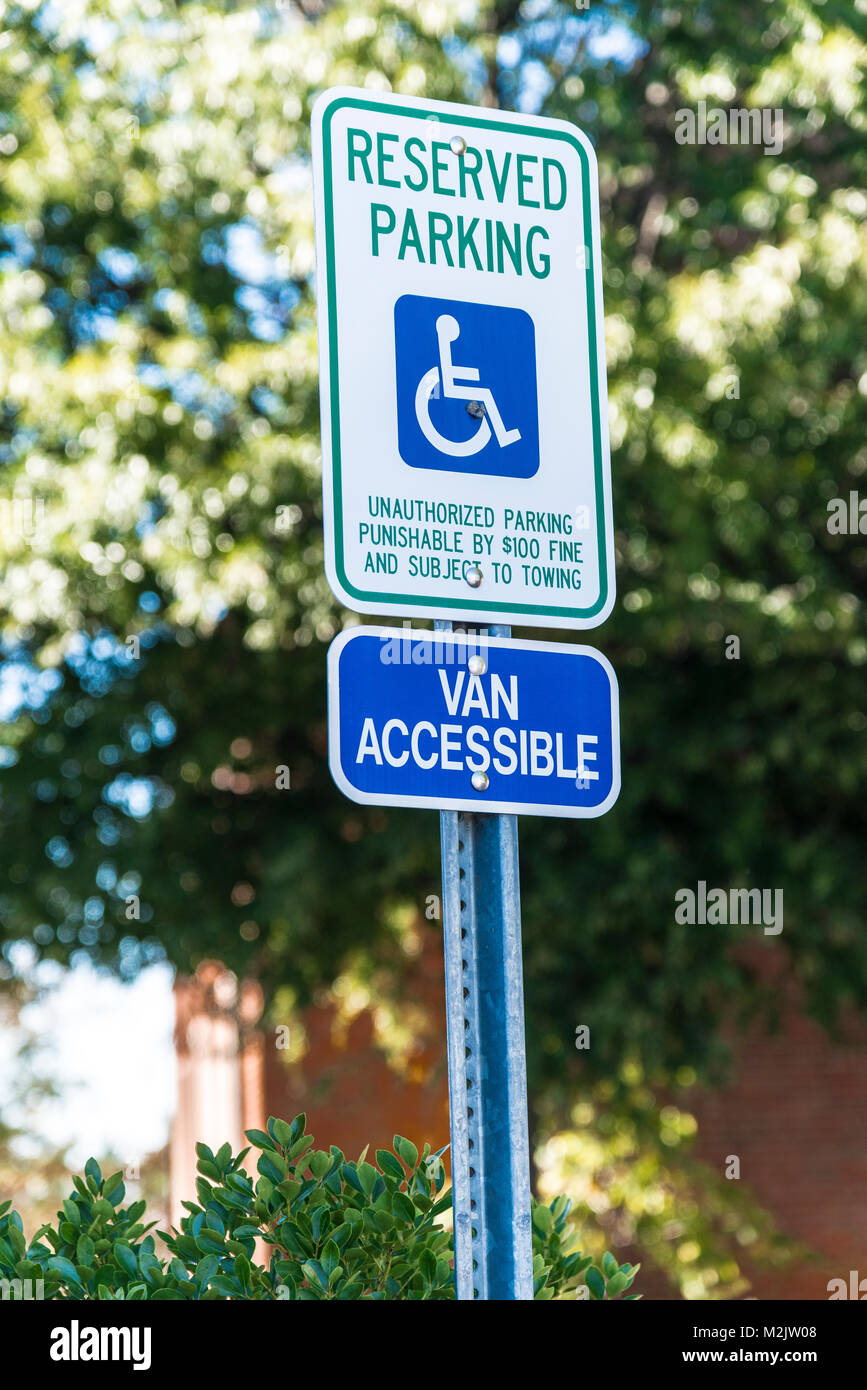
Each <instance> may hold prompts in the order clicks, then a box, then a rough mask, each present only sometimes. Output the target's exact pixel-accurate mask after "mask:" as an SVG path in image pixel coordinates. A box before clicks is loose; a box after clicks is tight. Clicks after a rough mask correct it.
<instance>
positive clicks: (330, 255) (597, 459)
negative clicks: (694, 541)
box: [322, 96, 608, 618]
mask: <svg viewBox="0 0 867 1390" xmlns="http://www.w3.org/2000/svg"><path fill="white" fill-rule="evenodd" d="M345 106H350V107H358V108H359V109H360V110H362V111H380V112H382V113H383V114H385V115H392V116H407V117H409V118H410V119H412V120H425V119H427V117H426V116H425V114H424V109H423V108H419V107H414V106H398V105H397V104H393V103H391V102H387V103H386V102H381V101H366V100H364V99H363V98H361V97H348V96H345V97H338V98H336V100H335V101H334V102H333V103H330V104H329V107H328V110H327V111H326V112H325V115H324V116H323V118H322V161H323V174H324V195H325V245H326V257H325V261H326V277H327V294H328V358H329V372H330V378H331V448H332V487H333V496H334V510H335V515H336V516H337V515H339V518H340V524H339V526H337V525H335V528H334V537H335V556H334V558H335V563H336V566H337V575H338V578H339V579H340V582H341V584H342V585H343V587H344V588H345V590H346V592H347V593H348V594H351V595H352V596H353V597H354V598H359V599H363V600H365V601H366V602H377V601H379V600H381V601H382V602H384V603H385V604H394V603H401V604H404V603H406V604H410V605H412V606H413V607H414V608H430V607H431V605H432V604H433V605H434V606H436V607H441V608H454V609H458V608H464V609H470V610H474V611H476V612H478V610H479V608H480V607H483V608H484V609H485V610H486V611H491V612H497V613H504V614H506V613H518V614H522V613H539V614H545V613H556V614H560V615H561V616H563V617H580V618H592V617H593V616H594V615H595V614H596V613H598V612H599V611H600V610H601V609H602V608H603V607H604V606H605V603H606V602H607V599H608V556H607V552H606V546H605V525H604V521H605V517H604V506H605V494H604V489H603V477H602V432H601V425H600V419H599V357H598V353H597V344H596V296H595V288H594V284H593V262H594V258H593V247H592V244H591V245H590V247H589V250H590V258H589V259H590V263H589V265H588V266H586V267H585V271H584V274H585V285H586V291H587V327H588V333H587V341H588V343H589V346H590V383H591V384H590V403H591V418H592V423H593V472H594V478H595V483H596V544H597V547H598V553H599V598H598V599H597V601H596V603H594V605H593V607H592V608H561V607H556V606H554V605H552V604H531V603H494V602H491V601H490V600H488V599H485V600H484V601H481V602H480V599H479V597H478V595H477V596H476V597H475V598H470V599H456V598H437V597H435V596H433V595H428V596H427V597H421V596H419V595H415V594H392V593H388V594H385V593H373V592H370V591H369V590H366V589H357V588H356V587H355V585H354V584H351V583H350V582H349V579H348V577H347V575H346V570H345V566H344V555H343V486H342V478H341V473H340V384H339V377H338V364H337V285H336V283H335V281H336V265H335V256H334V194H333V187H332V184H333V180H332V173H331V121H332V118H333V116H334V115H335V114H336V112H337V111H339V110H340V109H341V108H342V107H345ZM431 114H433V113H431ZM446 118H447V119H448V121H450V122H451V123H452V124H454V125H468V126H473V127H478V126H484V127H487V128H488V129H491V130H499V131H503V132H504V133H506V134H508V133H509V132H516V133H517V134H520V135H529V136H531V137H533V138H538V137H540V136H544V137H548V138H549V139H552V140H565V141H566V142H567V144H570V145H572V146H573V147H574V148H575V149H576V150H577V151H578V158H579V160H580V161H581V174H582V209H583V213H584V227H585V230H586V233H587V237H588V240H590V239H591V238H592V236H593V221H592V217H591V209H590V168H589V164H588V161H587V152H586V150H585V149H584V147H583V145H582V144H581V142H580V140H576V139H575V138H574V136H572V135H570V134H569V133H568V132H567V131H565V130H562V131H561V130H549V129H548V128H546V127H541V128H540V127H537V126H524V125H519V124H518V123H517V122H515V121H508V122H506V121H496V120H490V119H488V118H487V117H486V116H464V115H458V114H455V115H452V114H451V112H447V113H446Z"/></svg>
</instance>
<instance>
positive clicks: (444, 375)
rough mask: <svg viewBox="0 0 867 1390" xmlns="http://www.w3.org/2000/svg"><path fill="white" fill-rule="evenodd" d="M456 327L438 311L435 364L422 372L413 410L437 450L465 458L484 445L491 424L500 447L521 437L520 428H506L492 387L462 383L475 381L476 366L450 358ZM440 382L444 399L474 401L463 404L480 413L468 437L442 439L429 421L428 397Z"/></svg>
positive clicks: (452, 320) (421, 428)
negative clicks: (437, 347) (437, 363)
mask: <svg viewBox="0 0 867 1390" xmlns="http://www.w3.org/2000/svg"><path fill="white" fill-rule="evenodd" d="M460 331H461V330H460V325H459V324H458V321H457V319H456V318H454V317H453V316H452V315H451V314H440V316H439V318H438V319H437V321H436V333H437V343H438V344H439V359H440V360H439V365H438V366H434V367H431V369H430V371H427V372H425V374H424V376H423V377H422V379H421V381H420V382H419V384H418V388H417V390H416V393H415V414H416V419H417V420H418V424H419V428H420V430H421V432H422V434H423V435H424V437H425V439H426V440H427V441H428V443H429V444H432V445H433V447H434V448H435V449H437V450H438V451H439V452H440V453H441V454H448V455H449V456H450V457H451V458H469V457H470V455H472V454H477V453H479V451H480V450H481V449H484V447H485V445H486V444H487V443H488V440H489V439H490V437H491V426H492V425H493V428H494V434H495V436H496V439H497V443H498V444H499V446H500V448H501V449H505V448H507V447H508V445H509V444H516V443H517V442H518V440H519V439H520V438H521V431H520V430H507V429H506V427H505V425H504V424H503V417H502V416H501V415H500V412H499V410H498V409H497V403H496V401H495V400H494V393H493V391H490V390H489V389H488V388H487V387H486V386H482V387H479V386H470V385H468V384H466V385H465V384H462V383H469V382H474V381H478V380H479V372H478V368H476V367H459V366H457V365H456V364H455V363H454V362H452V343H453V342H455V340H456V339H457V338H458V337H459V336H460ZM440 383H442V394H443V396H444V397H445V398H446V399H447V400H458V401H467V402H470V403H473V404H475V405H476V409H475V410H473V409H472V408H471V405H468V406H467V409H468V411H469V413H470V414H471V415H480V416H481V418H480V421H479V428H478V429H477V430H476V432H475V434H473V435H471V436H470V438H469V439H464V440H460V441H459V442H455V440H453V439H446V438H445V436H444V435H442V434H440V432H439V430H438V429H436V427H435V426H434V425H433V423H432V421H431V418H430V402H431V398H432V397H436V396H439V394H440V390H439V388H440Z"/></svg>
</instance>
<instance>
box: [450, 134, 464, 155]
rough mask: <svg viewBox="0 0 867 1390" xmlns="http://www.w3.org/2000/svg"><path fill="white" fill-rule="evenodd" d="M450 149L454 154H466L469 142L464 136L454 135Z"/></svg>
mask: <svg viewBox="0 0 867 1390" xmlns="http://www.w3.org/2000/svg"><path fill="white" fill-rule="evenodd" d="M449 149H450V150H451V152H452V154H466V151H467V142H466V140H465V139H464V137H463V136H462V135H453V136H452V138H451V140H450V141H449Z"/></svg>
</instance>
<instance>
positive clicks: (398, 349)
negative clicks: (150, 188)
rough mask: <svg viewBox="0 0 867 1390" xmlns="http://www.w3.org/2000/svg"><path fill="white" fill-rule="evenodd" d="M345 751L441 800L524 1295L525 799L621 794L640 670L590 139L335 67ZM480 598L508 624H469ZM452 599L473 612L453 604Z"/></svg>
mask: <svg viewBox="0 0 867 1390" xmlns="http://www.w3.org/2000/svg"><path fill="white" fill-rule="evenodd" d="M312 152H313V174H314V212H315V230H316V262H317V297H318V303H319V313H318V329H319V355H320V400H321V414H322V465H323V467H322V479H323V504H324V521H325V571H326V575H327V578H328V582H329V584H330V586H331V589H332V591H333V592H334V594H335V595H336V596H337V597H338V599H340V601H341V602H342V603H344V604H345V605H346V606H347V608H350V609H353V610H354V611H355V612H357V613H375V614H408V615H410V616H412V615H417V616H419V617H425V618H432V619H434V620H435V622H436V629H437V634H438V640H437V641H435V642H432V641H431V640H430V635H429V634H427V633H425V632H420V631H412V630H410V631H409V632H408V633H403V634H402V633H401V632H400V631H396V630H395V629H393V628H392V629H390V628H373V627H365V628H353V629H345V630H344V631H343V632H341V633H339V634H338V636H337V637H336V638H335V639H334V641H333V642H332V644H331V647H330V649H329V653H328V745H329V766H330V768H331V772H332V776H333V777H334V780H335V783H336V784H337V786H338V787H339V788H340V790H341V791H342V792H343V793H344V795H346V796H348V797H349V798H350V799H351V800H353V801H356V802H359V803H361V804H363V805H375V806H401V807H418V808H419V809H421V808H424V807H428V808H433V807H436V808H437V809H438V810H439V812H440V826H441V838H442V870H443V918H444V936H445V976H446V1014H447V1023H448V1063H449V1098H450V1106H451V1139H452V1144H451V1151H452V1185H453V1194H454V1226H455V1273H456V1281H457V1296H458V1298H459V1299H462V1300H468V1299H474V1298H478V1299H509V1300H512V1299H516V1300H517V1299H520V1300H524V1299H531V1298H532V1297H533V1259H532V1232H531V1210H530V1154H529V1138H528V1126H527V1080H526V1057H525V1048H524V991H523V982H522V968H521V910H520V892H519V878H518V831H517V819H516V816H517V815H518V814H520V815H550V816H562V817H577V818H581V817H593V816H600V815H604V814H605V813H606V811H608V810H609V809H610V808H611V806H612V805H613V804H614V802H615V801H616V799H617V794H618V790H619V786H620V754H619V728H618V695H617V681H616V677H615V675H614V672H613V670H612V669H611V666H610V664H609V663H608V661H606V659H605V657H604V656H602V655H601V653H599V652H597V651H594V650H593V649H592V648H590V647H579V646H576V645H573V644H568V645H563V644H557V643H543V642H538V641H521V640H516V641H513V640H512V637H511V627H510V626H504V624H512V623H524V624H526V625H528V626H532V627H555V628H556V627H560V628H572V629H576V630H581V629H585V628H593V627H596V626H598V625H599V624H600V623H602V622H604V621H605V618H606V617H607V616H608V614H609V613H610V611H611V608H612V606H613V603H614V531H613V522H612V515H611V478H610V462H609V445H608V430H607V423H606V409H605V404H606V389H607V388H606V377H605V353H604V332H603V328H604V320H603V313H602V264H601V252H600V232H599V192H598V178H597V173H596V158H595V155H594V153H593V149H592V146H591V145H590V142H589V141H588V139H587V137H586V136H585V135H584V134H583V133H582V132H581V131H580V130H578V129H576V127H575V126H572V125H569V124H568V123H566V122H564V121H559V120H549V119H547V118H543V117H537V116H528V115H526V114H525V113H508V112H504V111H489V110H481V109H479V108H477V107H471V106H461V105H453V104H450V103H446V102H439V101H429V100H426V99H421V98H415V97H406V96H402V95H399V94H393V93H388V94H383V93H380V92H376V93H372V92H368V91H360V90H355V89H351V88H332V89H330V90H329V91H327V92H324V93H323V94H322V95H321V96H320V98H319V99H318V101H317V103H316V106H315V109H314V113H313V120H312ZM468 622H472V623H474V624H475V623H483V624H485V625H486V626H485V627H484V628H483V629H476V628H475V627H474V628H473V629H472V631H473V633H479V635H481V634H482V633H483V634H484V636H483V637H482V639H481V640H482V641H483V642H484V643H485V650H484V651H482V652H479V651H471V650H470V645H469V644H470V638H469V637H468V636H467V627H466V624H467V623H468ZM453 623H454V626H452V624H453Z"/></svg>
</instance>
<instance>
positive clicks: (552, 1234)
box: [0, 1115, 637, 1301]
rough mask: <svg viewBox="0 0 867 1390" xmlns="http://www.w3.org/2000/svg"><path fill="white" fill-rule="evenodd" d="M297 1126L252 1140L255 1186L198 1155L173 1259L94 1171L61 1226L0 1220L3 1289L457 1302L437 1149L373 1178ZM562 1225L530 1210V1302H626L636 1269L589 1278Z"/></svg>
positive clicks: (226, 1160) (372, 1170)
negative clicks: (192, 1196)
mask: <svg viewBox="0 0 867 1390" xmlns="http://www.w3.org/2000/svg"><path fill="white" fill-rule="evenodd" d="M305 1124H306V1116H305V1115H298V1116H296V1118H295V1119H294V1120H293V1121H292V1123H291V1124H287V1123H286V1121H284V1120H278V1119H274V1118H273V1117H272V1118H271V1119H269V1120H268V1128H267V1132H265V1131H264V1130H250V1131H248V1134H247V1138H248V1139H249V1140H250V1141H251V1144H252V1145H254V1146H255V1148H256V1149H258V1150H259V1155H258V1159H257V1162H256V1168H257V1171H258V1173H259V1177H258V1178H254V1177H252V1176H251V1175H250V1174H249V1173H248V1172H247V1171H246V1169H245V1168H244V1166H243V1165H244V1160H245V1159H246V1157H247V1155H248V1154H249V1153H250V1149H249V1148H247V1149H244V1150H242V1152H241V1153H239V1154H232V1152H231V1148H230V1146H229V1145H228V1144H224V1145H223V1146H222V1148H221V1149H219V1150H218V1151H217V1152H216V1153H214V1152H213V1151H212V1150H211V1149H210V1148H208V1146H207V1144H197V1145H196V1152H197V1154H198V1159H199V1162H198V1169H199V1173H200V1175H201V1176H200V1177H199V1179H198V1181H197V1184H196V1187H197V1197H198V1201H197V1202H185V1203H184V1206H185V1207H186V1209H187V1213H188V1215H187V1216H185V1217H184V1218H183V1219H182V1221H181V1229H180V1230H179V1231H178V1230H172V1231H161V1232H159V1235H160V1236H161V1238H162V1240H163V1241H164V1243H165V1246H166V1247H167V1250H168V1258H165V1257H160V1256H159V1255H157V1254H156V1253H155V1250H154V1238H153V1236H151V1235H148V1234H147V1231H148V1230H149V1229H150V1228H149V1227H148V1226H144V1225H142V1224H141V1217H142V1216H143V1215H144V1207H145V1204H144V1202H141V1201H140V1202H135V1203H133V1205H132V1206H131V1207H126V1208H125V1207H123V1205H122V1203H123V1198H124V1187H123V1182H122V1180H121V1175H120V1174H119V1173H117V1174H115V1175H114V1176H113V1177H110V1178H104V1177H103V1176H102V1173H101V1172H100V1168H99V1165H98V1164H97V1163H96V1161H95V1160H94V1159H89V1160H88V1162H87V1164H86V1165H85V1173H84V1178H78V1177H76V1178H74V1179H73V1181H74V1190H73V1192H72V1194H71V1195H70V1197H69V1199H68V1200H67V1201H64V1203H63V1210H62V1211H59V1212H58V1213H57V1224H56V1225H51V1226H43V1227H42V1228H41V1229H40V1230H39V1231H37V1232H36V1235H35V1236H34V1238H33V1240H32V1241H31V1242H30V1243H29V1244H28V1242H27V1241H26V1239H25V1236H24V1230H23V1225H22V1222H21V1218H20V1217H19V1215H18V1213H17V1212H10V1211H9V1205H10V1204H9V1203H8V1202H7V1203H5V1204H4V1206H3V1207H2V1208H0V1279H8V1280H10V1281H11V1280H15V1279H31V1280H44V1284H45V1291H44V1292H45V1297H46V1298H59V1299H87V1298H102V1299H150V1300H166V1299H170V1300H175V1301H179V1300H183V1299H194V1300H195V1299H223V1298H230V1299H241V1300H249V1299H302V1300H306V1301H310V1300H319V1299H341V1300H345V1299H353V1300H354V1299H374V1300H381V1299H410V1300H420V1299H437V1300H444V1299H453V1298H454V1283H453V1275H452V1236H451V1232H450V1231H448V1230H446V1229H444V1228H443V1226H442V1225H441V1224H440V1220H439V1218H441V1217H442V1216H443V1215H444V1214H445V1212H447V1211H448V1210H449V1209H450V1207H451V1193H450V1192H447V1191H445V1190H444V1188H445V1170H444V1168H443V1165H442V1162H441V1153H442V1151H440V1152H438V1153H431V1149H430V1145H429V1144H425V1146H424V1149H423V1150H422V1152H421V1154H419V1152H418V1150H417V1149H416V1147H415V1145H414V1144H412V1143H411V1142H410V1140H408V1139H404V1138H402V1137H401V1136H400V1135H395V1138H394V1149H393V1150H390V1149H377V1151H376V1165H377V1166H374V1165H373V1164H370V1163H367V1162H366V1161H365V1154H362V1155H361V1156H360V1158H359V1159H358V1160H357V1161H355V1162H353V1161H351V1160H348V1159H347V1158H346V1157H345V1155H344V1154H343V1153H342V1152H341V1151H340V1149H338V1148H337V1147H336V1146H334V1145H332V1147H331V1148H330V1149H329V1150H328V1151H327V1152H326V1151H325V1150H322V1149H314V1147H313V1136H312V1135H310V1134H305V1133H304V1129H305ZM568 1214H569V1202H568V1201H567V1199H566V1198H565V1197H558V1198H557V1199H556V1200H555V1201H553V1202H552V1203H551V1205H550V1206H544V1205H542V1204H541V1203H537V1202H534V1204H533V1217H532V1219H533V1274H534V1290H535V1297H536V1298H538V1299H552V1298H558V1297H566V1296H569V1295H572V1296H574V1293H575V1290H576V1287H577V1285H578V1281H579V1279H580V1277H581V1276H582V1275H583V1277H584V1283H585V1285H586V1287H587V1289H588V1291H589V1297H590V1298H591V1299H601V1298H608V1299H615V1298H622V1297H634V1296H635V1295H630V1294H627V1290H628V1289H629V1288H630V1287H631V1285H632V1282H633V1279H634V1277H635V1274H636V1273H637V1267H633V1266H631V1265H620V1266H618V1264H617V1261H616V1260H615V1259H614V1257H613V1256H612V1255H610V1254H608V1253H607V1252H606V1254H605V1255H604V1257H603V1259H602V1263H601V1265H600V1266H598V1267H597V1266H596V1265H594V1264H593V1260H592V1257H591V1256H589V1255H588V1256H582V1255H581V1253H580V1252H578V1251H574V1250H572V1249H571V1248H570V1232H569V1229H568V1227H567V1217H568ZM257 1242H259V1243H261V1244H264V1246H266V1247H267V1251H266V1254H267V1257H268V1263H267V1264H266V1265H263V1264H260V1263H259V1261H258V1259H257V1253H258V1252H257ZM11 1296H13V1297H14V1296H15V1289H14V1288H13V1289H12V1291H11Z"/></svg>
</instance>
